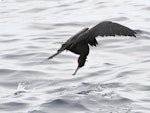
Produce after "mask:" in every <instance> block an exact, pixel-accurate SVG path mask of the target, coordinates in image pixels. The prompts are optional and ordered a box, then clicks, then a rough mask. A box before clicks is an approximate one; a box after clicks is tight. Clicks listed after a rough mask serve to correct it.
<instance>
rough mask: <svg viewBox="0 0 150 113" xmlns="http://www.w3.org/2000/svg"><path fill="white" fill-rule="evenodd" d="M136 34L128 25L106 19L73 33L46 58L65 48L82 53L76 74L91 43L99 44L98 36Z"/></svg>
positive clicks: (82, 64)
mask: <svg viewBox="0 0 150 113" xmlns="http://www.w3.org/2000/svg"><path fill="white" fill-rule="evenodd" d="M135 34H136V32H135V31H133V30H132V29H130V28H128V27H126V26H123V25H120V24H118V23H115V22H111V21H104V22H101V23H99V24H97V25H96V26H94V27H92V28H91V29H89V28H84V29H82V30H81V31H79V32H78V33H76V34H75V35H73V36H72V37H71V38H69V39H68V40H67V41H66V42H65V43H63V44H62V46H61V47H60V49H58V50H57V52H56V53H55V54H53V55H52V56H50V57H48V58H47V59H46V60H49V59H52V58H53V57H55V56H56V55H58V54H60V53H61V52H63V51H64V50H69V51H71V52H73V53H75V54H78V55H80V56H79V58H78V66H77V68H76V70H75V72H74V73H73V75H75V74H76V73H77V71H78V70H79V69H80V68H81V67H83V66H84V65H85V62H86V58H87V56H88V54H89V45H91V46H97V44H98V42H97V40H96V37H98V36H101V37H104V36H116V35H118V36H131V37H132V36H133V37H136V35H135ZM46 60H44V61H46Z"/></svg>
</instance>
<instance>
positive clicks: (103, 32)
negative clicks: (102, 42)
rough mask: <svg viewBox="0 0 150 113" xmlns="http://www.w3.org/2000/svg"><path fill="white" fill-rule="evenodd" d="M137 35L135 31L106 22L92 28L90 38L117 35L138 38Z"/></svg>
mask: <svg viewBox="0 0 150 113" xmlns="http://www.w3.org/2000/svg"><path fill="white" fill-rule="evenodd" d="M135 34H136V32H135V31H133V30H131V29H130V28H128V27H126V26H123V25H120V24H118V23H114V22H111V21H105V22H101V23H99V24H97V25H96V26H94V27H93V28H91V29H90V30H89V37H88V38H95V37H97V36H115V35H120V36H121V35H123V36H134V37H136V36H135Z"/></svg>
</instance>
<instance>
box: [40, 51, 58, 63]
mask: <svg viewBox="0 0 150 113" xmlns="http://www.w3.org/2000/svg"><path fill="white" fill-rule="evenodd" d="M59 53H60V52H57V53H55V54H53V55H52V56H50V57H48V58H47V59H45V60H43V61H42V62H41V63H43V62H45V61H47V60H50V59H52V58H53V57H55V56H56V55H58V54H59Z"/></svg>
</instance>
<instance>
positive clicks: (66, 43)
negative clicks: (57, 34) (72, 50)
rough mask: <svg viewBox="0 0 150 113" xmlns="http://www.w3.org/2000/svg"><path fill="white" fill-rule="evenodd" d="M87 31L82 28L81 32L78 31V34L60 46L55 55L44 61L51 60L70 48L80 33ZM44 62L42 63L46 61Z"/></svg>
mask: <svg viewBox="0 0 150 113" xmlns="http://www.w3.org/2000/svg"><path fill="white" fill-rule="evenodd" d="M87 30H88V28H84V29H82V30H81V31H79V32H78V33H76V34H75V35H73V36H72V37H71V38H69V39H68V40H67V41H66V42H65V43H63V44H62V46H61V47H60V48H59V49H58V50H57V52H56V53H55V54H53V55H52V56H50V57H48V58H47V59H46V60H49V59H52V58H53V57H55V56H56V55H58V54H60V53H61V52H63V51H64V50H65V49H67V48H68V47H69V46H71V45H72V44H73V43H74V41H75V40H77V39H78V37H79V36H80V35H82V33H84V32H85V31H87ZM46 60H44V61H46Z"/></svg>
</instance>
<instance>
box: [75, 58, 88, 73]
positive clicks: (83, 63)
mask: <svg viewBox="0 0 150 113" xmlns="http://www.w3.org/2000/svg"><path fill="white" fill-rule="evenodd" d="M85 62H86V57H79V58H78V67H77V69H76V70H75V72H74V73H73V75H75V74H76V73H77V71H78V70H79V69H80V68H81V67H83V66H84V65H85Z"/></svg>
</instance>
